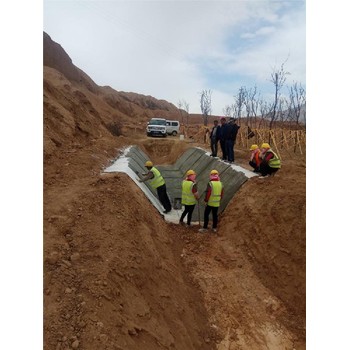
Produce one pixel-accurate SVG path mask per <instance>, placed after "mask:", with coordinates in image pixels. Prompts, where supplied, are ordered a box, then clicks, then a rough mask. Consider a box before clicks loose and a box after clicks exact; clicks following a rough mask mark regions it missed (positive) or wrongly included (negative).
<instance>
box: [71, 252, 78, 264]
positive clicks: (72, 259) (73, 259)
mask: <svg viewBox="0 0 350 350" xmlns="http://www.w3.org/2000/svg"><path fill="white" fill-rule="evenodd" d="M79 259H80V254H79V253H73V254H72V255H71V256H70V260H71V261H73V262H74V261H78V260H79Z"/></svg>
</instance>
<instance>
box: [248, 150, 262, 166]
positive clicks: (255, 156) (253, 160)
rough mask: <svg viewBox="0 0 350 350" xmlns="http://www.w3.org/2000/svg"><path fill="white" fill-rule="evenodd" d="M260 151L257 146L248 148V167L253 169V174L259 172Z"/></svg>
mask: <svg viewBox="0 0 350 350" xmlns="http://www.w3.org/2000/svg"><path fill="white" fill-rule="evenodd" d="M260 153H261V151H260V149H259V146H258V145H251V146H250V160H249V165H250V166H251V167H252V168H253V169H254V170H253V172H254V173H258V172H259V170H260V163H261V157H260Z"/></svg>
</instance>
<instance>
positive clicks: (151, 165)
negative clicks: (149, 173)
mask: <svg viewBox="0 0 350 350" xmlns="http://www.w3.org/2000/svg"><path fill="white" fill-rule="evenodd" d="M145 166H146V167H153V163H152V162H151V161H150V160H148V161H147V162H146V163H145Z"/></svg>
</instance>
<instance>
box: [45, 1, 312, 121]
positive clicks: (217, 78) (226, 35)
mask: <svg viewBox="0 0 350 350" xmlns="http://www.w3.org/2000/svg"><path fill="white" fill-rule="evenodd" d="M305 5H306V4H305V1H304V0H301V1H298V0H289V1H266V0H256V1H249V0H247V1H244V0H243V1H178V0H177V1H169V0H163V1H148V0H143V1H117V0H115V1H72V0H70V1H69V0H68V1H51V0H44V7H43V14H44V31H45V32H46V33H47V34H49V35H50V37H51V38H52V40H54V41H55V42H57V43H59V44H60V45H61V46H62V47H63V48H64V49H65V51H66V52H67V53H68V55H69V56H70V57H71V59H72V61H73V63H74V64H75V65H76V66H77V67H79V68H80V69H82V70H83V71H84V72H85V73H86V74H88V75H89V76H90V77H91V78H92V79H93V80H94V81H95V83H96V84H98V85H101V86H104V85H109V86H111V87H112V88H114V89H115V90H118V91H127V92H136V93H140V94H144V95H151V96H153V97H155V98H158V99H165V100H167V101H169V102H172V103H173V104H174V105H176V106H178V102H179V101H180V100H185V101H186V102H187V103H189V112H190V113H201V110H200V102H199V99H200V92H201V91H203V90H211V91H212V114H213V115H222V114H223V109H224V107H225V106H227V105H231V104H233V103H234V96H235V95H237V93H238V90H239V88H240V87H242V86H244V87H246V88H248V89H249V88H254V86H256V87H257V89H258V91H260V92H261V96H262V98H263V99H264V100H270V99H271V98H272V95H273V92H274V86H273V83H272V82H270V75H271V73H272V71H273V69H274V68H279V67H280V66H281V64H282V63H283V62H285V61H286V63H285V66H284V67H285V70H286V71H288V72H289V73H290V74H289V75H288V76H287V81H286V83H285V86H286V87H287V86H288V85H289V86H290V85H291V84H292V83H293V82H294V81H295V82H298V83H301V84H302V85H303V86H304V87H306V72H305V70H306V57H305V56H306V53H305V49H306V6H305ZM285 93H286V94H287V90H285Z"/></svg>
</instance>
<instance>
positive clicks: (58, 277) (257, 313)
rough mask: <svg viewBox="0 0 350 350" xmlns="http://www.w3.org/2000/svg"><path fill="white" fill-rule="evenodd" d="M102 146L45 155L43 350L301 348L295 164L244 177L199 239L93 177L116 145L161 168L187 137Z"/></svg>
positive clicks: (108, 178) (299, 205) (109, 180)
mask: <svg viewBox="0 0 350 350" xmlns="http://www.w3.org/2000/svg"><path fill="white" fill-rule="evenodd" d="M110 143H111V142H110V141H108V142H105V143H104V142H103V141H102V144H101V145H96V144H95V145H92V146H90V147H81V148H80V147H79V145H76V146H75V147H73V148H70V149H69V150H67V151H62V152H59V154H58V155H57V156H55V157H54V156H50V157H47V159H46V165H45V189H44V193H45V201H44V272H45V273H44V274H45V276H44V344H45V348H46V349H56V350H58V349H91V350H92V349H125V350H127V349H130V350H131V349H150V350H152V349H220V350H224V349H225V350H229V349H231V350H233V349H252V350H254V349H257V350H258V349H290V350H292V349H298V350H299V349H305V161H303V160H286V161H284V166H283V168H282V169H281V171H280V172H279V173H278V174H277V175H276V176H275V177H271V178H267V179H259V178H252V179H250V180H249V181H248V182H246V183H245V184H244V185H243V186H242V188H241V189H240V191H239V192H238V193H237V194H236V195H235V197H234V198H233V199H232V201H231V202H230V204H229V205H228V207H227V208H226V210H225V211H224V213H223V214H222V215H221V217H220V222H219V230H218V234H215V235H214V234H207V235H200V234H199V233H198V232H197V231H198V227H197V226H194V227H192V228H189V229H186V228H183V227H181V226H179V225H175V224H169V223H166V222H165V221H164V220H163V218H162V217H161V215H160V214H159V213H158V211H157V210H156V209H155V208H154V207H153V206H152V205H151V203H150V202H149V200H148V199H147V198H146V196H145V195H144V193H143V192H142V191H141V190H140V189H139V188H138V187H137V186H136V185H135V184H134V183H133V181H132V180H131V179H129V178H128V176H127V175H126V174H123V173H114V174H103V173H102V172H103V168H104V166H106V165H108V164H109V162H110V161H111V160H113V159H114V158H115V157H116V156H117V155H118V150H120V149H122V148H123V146H125V145H129V144H138V145H139V146H140V147H142V148H143V149H144V150H145V151H146V152H147V153H148V154H149V156H150V159H152V160H153V161H154V162H155V163H156V164H169V162H168V161H170V163H171V162H174V161H175V160H176V159H177V158H178V157H179V156H180V155H181V154H182V153H183V151H184V150H185V149H186V148H187V147H193V146H194V144H193V143H188V142H186V141H180V140H178V139H174V138H172V139H170V138H168V139H166V140H163V139H146V138H145V137H144V136H143V135H139V137H138V139H135V138H133V139H128V138H125V137H121V138H119V139H117V140H115V142H114V144H110ZM201 146H202V147H204V148H205V147H207V146H205V145H203V144H202V145H201ZM104 148H105V149H104ZM113 148H114V152H112V151H111V150H112V149H113ZM236 153H237V158H238V159H237V163H238V164H239V163H241V164H242V165H243V166H246V159H245V158H246V152H245V151H240V150H237V152H236Z"/></svg>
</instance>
